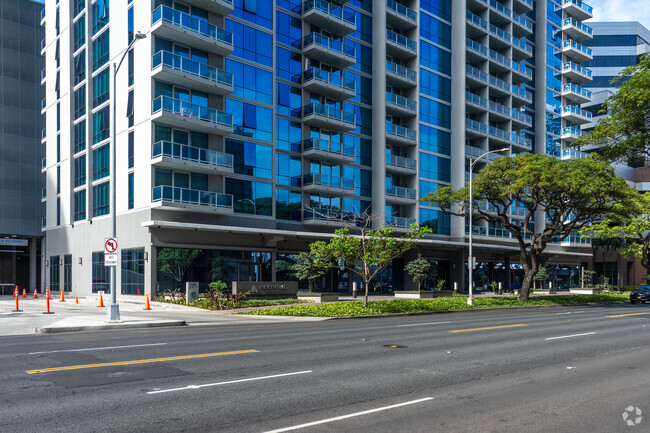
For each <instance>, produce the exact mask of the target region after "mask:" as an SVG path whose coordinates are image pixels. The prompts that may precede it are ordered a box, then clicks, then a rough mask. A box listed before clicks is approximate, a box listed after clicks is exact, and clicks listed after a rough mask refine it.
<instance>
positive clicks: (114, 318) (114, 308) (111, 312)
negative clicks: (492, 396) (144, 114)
mask: <svg viewBox="0 0 650 433" xmlns="http://www.w3.org/2000/svg"><path fill="white" fill-rule="evenodd" d="M146 37H147V35H145V34H144V33H140V32H138V33H137V34H136V35H135V37H134V38H133V40H132V41H131V43H130V44H129V46H128V47H126V50H125V51H124V54H123V55H122V58H121V59H120V61H119V62H118V63H117V64H115V63H113V92H112V93H111V106H112V108H113V113H112V117H113V118H112V119H111V121H112V124H113V127H112V128H111V143H110V148H109V152H110V154H111V174H110V189H111V203H110V208H111V237H112V238H116V237H117V210H116V205H117V198H116V196H117V192H116V191H117V188H116V185H115V178H116V169H117V167H116V166H115V165H116V161H117V158H116V157H115V154H116V153H117V152H116V150H117V145H116V144H115V139H116V135H117V117H116V116H117V108H116V107H115V100H116V97H115V94H116V93H117V71H119V70H120V66H122V62H123V61H124V58H125V57H126V55H127V54H128V53H129V50H130V49H131V47H132V46H133V44H135V42H136V41H138V40H140V39H144V38H146ZM116 253H117V251H116ZM118 262H119V260H118ZM110 268H111V304H110V305H109V306H108V321H109V322H119V321H120V306H119V305H118V303H117V287H116V286H117V279H116V278H117V266H111V267H110Z"/></svg>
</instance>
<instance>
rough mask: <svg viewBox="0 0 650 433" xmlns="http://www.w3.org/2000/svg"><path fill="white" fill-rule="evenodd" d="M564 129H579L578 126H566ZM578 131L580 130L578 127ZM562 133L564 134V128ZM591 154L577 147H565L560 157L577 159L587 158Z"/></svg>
mask: <svg viewBox="0 0 650 433" xmlns="http://www.w3.org/2000/svg"><path fill="white" fill-rule="evenodd" d="M564 129H577V128H564ZM578 131H580V130H579V129H578ZM562 134H564V130H563V131H562ZM588 156H589V154H588V153H585V152H581V151H579V150H577V149H564V150H562V156H561V157H560V159H576V158H587V157H588Z"/></svg>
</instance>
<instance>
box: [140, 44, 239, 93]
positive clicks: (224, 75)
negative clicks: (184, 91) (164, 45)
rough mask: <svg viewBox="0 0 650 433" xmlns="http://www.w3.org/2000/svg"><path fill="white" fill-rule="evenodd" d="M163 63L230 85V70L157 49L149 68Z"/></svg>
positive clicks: (231, 78)
mask: <svg viewBox="0 0 650 433" xmlns="http://www.w3.org/2000/svg"><path fill="white" fill-rule="evenodd" d="M160 65H163V66H167V67H169V68H172V69H175V70H177V71H181V72H185V73H188V74H191V75H195V76H197V77H201V78H205V79H207V80H210V81H214V82H215V83H219V84H224V85H226V86H230V87H232V85H233V75H232V73H231V72H228V71H224V70H223V69H217V68H215V67H213V66H210V65H206V64H205V63H200V62H197V61H195V60H192V59H188V58H187V57H183V56H179V55H178V54H174V53H172V52H170V51H164V50H163V51H158V52H157V53H156V54H154V55H153V60H152V65H151V69H155V68H157V67H158V66H160Z"/></svg>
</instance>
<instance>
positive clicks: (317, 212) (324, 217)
mask: <svg viewBox="0 0 650 433" xmlns="http://www.w3.org/2000/svg"><path fill="white" fill-rule="evenodd" d="M355 216H356V215H355V214H354V212H350V211H345V210H341V209H330V208H315V209H306V210H304V211H303V212H302V222H303V223H305V224H307V225H319V226H340V225H342V224H344V223H354V218H355Z"/></svg>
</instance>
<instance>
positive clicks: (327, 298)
mask: <svg viewBox="0 0 650 433" xmlns="http://www.w3.org/2000/svg"><path fill="white" fill-rule="evenodd" d="M298 299H300V300H301V301H310V302H337V301H338V300H339V294H338V293H298Z"/></svg>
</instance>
